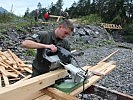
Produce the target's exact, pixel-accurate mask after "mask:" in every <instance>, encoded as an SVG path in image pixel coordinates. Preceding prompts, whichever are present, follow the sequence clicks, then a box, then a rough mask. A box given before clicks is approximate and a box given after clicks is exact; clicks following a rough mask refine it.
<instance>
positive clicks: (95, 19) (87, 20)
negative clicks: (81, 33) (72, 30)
mask: <svg viewBox="0 0 133 100" xmlns="http://www.w3.org/2000/svg"><path fill="white" fill-rule="evenodd" d="M78 22H79V23H81V24H99V23H101V22H102V20H101V18H100V17H99V16H98V15H97V14H90V15H89V16H84V17H81V18H79V19H78Z"/></svg>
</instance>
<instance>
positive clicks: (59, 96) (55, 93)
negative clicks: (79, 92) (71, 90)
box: [41, 88, 79, 100]
mask: <svg viewBox="0 0 133 100" xmlns="http://www.w3.org/2000/svg"><path fill="white" fill-rule="evenodd" d="M41 91H42V92H44V93H45V94H47V95H49V96H50V97H52V98H54V99H56V100H79V99H78V98H76V97H74V96H71V95H69V94H66V93H64V92H62V91H59V90H57V89H56V88H47V89H43V90H41Z"/></svg>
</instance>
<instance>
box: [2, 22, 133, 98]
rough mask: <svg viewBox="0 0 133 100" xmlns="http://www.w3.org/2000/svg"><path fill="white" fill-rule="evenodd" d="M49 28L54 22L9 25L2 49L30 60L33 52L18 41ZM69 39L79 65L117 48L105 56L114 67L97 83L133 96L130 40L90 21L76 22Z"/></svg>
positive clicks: (99, 59) (97, 59) (99, 57)
mask: <svg viewBox="0 0 133 100" xmlns="http://www.w3.org/2000/svg"><path fill="white" fill-rule="evenodd" d="M50 28H54V26H53V25H51V24H50V25H47V26H44V27H43V28H42V27H41V28H40V27H32V28H30V31H27V32H21V31H15V30H12V29H9V30H8V31H5V32H3V33H0V35H1V38H0V45H1V50H4V49H11V50H12V51H13V52H15V53H16V54H17V55H18V56H19V57H20V58H21V59H22V60H25V61H26V60H30V61H31V60H32V59H33V56H28V55H26V52H27V49H24V48H22V47H21V46H20V44H21V41H22V40H24V38H25V37H27V36H28V35H31V34H33V31H35V30H38V31H40V30H48V29H50ZM28 29H29V28H28ZM20 33H21V34H20ZM68 40H69V41H70V43H71V48H72V49H73V50H74V49H76V50H77V51H76V52H74V56H75V58H76V59H77V61H78V62H79V64H80V66H85V65H89V66H94V65H96V64H97V63H98V62H99V61H101V60H102V59H103V58H105V57H106V56H108V55H109V54H111V53H112V52H114V51H115V50H117V49H119V51H118V52H117V53H116V54H114V55H113V56H112V57H110V58H109V59H108V60H109V61H112V60H113V61H115V62H116V65H117V67H116V69H115V70H113V71H112V72H111V73H110V74H108V75H107V76H105V77H104V78H103V79H102V80H100V81H99V82H97V83H96V84H98V85H101V86H104V87H107V88H108V89H113V90H117V91H119V92H122V93H126V94H128V95H131V96H133V44H132V43H126V42H115V41H114V40H113V38H112V36H111V35H110V34H109V33H108V32H107V31H106V30H105V29H103V28H101V27H99V26H90V25H87V26H75V32H74V34H73V35H72V36H70V37H69V38H68ZM86 100H90V99H86ZM98 100H102V99H98Z"/></svg>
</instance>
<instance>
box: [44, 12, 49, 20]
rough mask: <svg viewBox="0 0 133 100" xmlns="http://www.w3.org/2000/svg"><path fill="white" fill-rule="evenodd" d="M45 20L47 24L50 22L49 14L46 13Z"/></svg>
mask: <svg viewBox="0 0 133 100" xmlns="http://www.w3.org/2000/svg"><path fill="white" fill-rule="evenodd" d="M43 17H44V19H45V21H46V22H48V19H49V13H48V12H46V13H45V14H44V15H43Z"/></svg>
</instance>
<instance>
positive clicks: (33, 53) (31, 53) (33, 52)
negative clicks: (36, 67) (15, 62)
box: [25, 49, 36, 56]
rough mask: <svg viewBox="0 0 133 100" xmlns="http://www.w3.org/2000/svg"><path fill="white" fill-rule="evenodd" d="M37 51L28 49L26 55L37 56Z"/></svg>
mask: <svg viewBox="0 0 133 100" xmlns="http://www.w3.org/2000/svg"><path fill="white" fill-rule="evenodd" d="M35 54H36V52H35V50H34V49H27V50H26V52H25V55H26V56H35Z"/></svg>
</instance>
